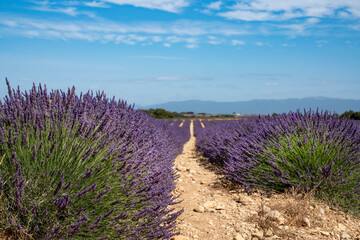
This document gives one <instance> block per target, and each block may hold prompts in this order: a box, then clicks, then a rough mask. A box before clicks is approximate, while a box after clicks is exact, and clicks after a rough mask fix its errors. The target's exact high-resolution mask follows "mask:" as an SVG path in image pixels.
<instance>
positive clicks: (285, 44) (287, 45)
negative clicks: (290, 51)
mask: <svg viewBox="0 0 360 240" xmlns="http://www.w3.org/2000/svg"><path fill="white" fill-rule="evenodd" d="M281 46H283V47H295V46H296V45H295V44H289V43H283V44H281Z"/></svg>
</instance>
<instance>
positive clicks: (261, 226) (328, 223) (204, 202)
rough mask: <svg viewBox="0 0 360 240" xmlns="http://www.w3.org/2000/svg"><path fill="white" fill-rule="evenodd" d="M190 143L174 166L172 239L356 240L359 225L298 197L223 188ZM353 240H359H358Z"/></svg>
mask: <svg viewBox="0 0 360 240" xmlns="http://www.w3.org/2000/svg"><path fill="white" fill-rule="evenodd" d="M190 129H191V138H190V140H189V141H188V142H187V143H186V144H185V146H184V151H183V153H182V154H181V155H179V156H178V157H177V158H176V160H175V168H176V170H177V171H178V173H179V175H180V178H179V179H178V180H177V189H176V190H175V193H177V194H181V199H182V200H183V202H182V203H181V204H180V206H178V207H179V208H183V209H184V213H183V214H182V215H181V216H180V217H179V219H178V224H177V228H178V230H179V231H180V232H181V235H180V236H176V237H174V238H173V239H175V240H183V239H188V240H190V239H200V240H211V239H229V240H233V239H234V240H242V239H253V240H256V239H359V238H360V230H359V229H360V228H359V226H360V221H359V220H356V219H353V218H352V217H350V216H346V215H345V214H344V213H342V212H340V211H338V210H336V209H331V208H329V207H328V206H326V205H325V204H322V203H319V202H316V203H315V202H313V201H312V200H308V199H305V200H303V199H301V198H300V197H299V196H295V195H292V196H289V195H285V194H273V195H272V196H271V197H269V196H266V197H265V196H262V195H261V194H260V193H254V194H252V195H251V196H248V195H247V194H246V193H244V192H242V190H241V188H240V187H239V186H236V188H231V187H229V186H227V185H226V184H225V183H224V180H223V179H222V178H221V175H219V174H216V169H215V168H214V167H213V166H211V165H210V164H208V163H207V161H206V159H204V158H203V157H202V156H201V155H200V154H199V153H198V152H197V151H196V147H195V141H196V139H195V137H194V135H193V122H192V123H191V126H190ZM358 237H359V238H358Z"/></svg>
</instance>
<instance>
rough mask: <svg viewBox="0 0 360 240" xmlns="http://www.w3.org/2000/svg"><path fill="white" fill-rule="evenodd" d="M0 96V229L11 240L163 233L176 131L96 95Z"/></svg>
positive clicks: (168, 218)
mask: <svg viewBox="0 0 360 240" xmlns="http://www.w3.org/2000/svg"><path fill="white" fill-rule="evenodd" d="M7 84H8V90H9V91H8V96H6V97H5V99H4V101H3V102H1V101H0V141H1V142H0V160H1V165H0V225H1V229H3V230H5V231H6V232H7V233H8V234H10V235H12V236H14V237H16V238H25V239H26V238H32V239H169V238H170V237H171V236H173V235H174V234H175V233H174V224H175V220H176V218H177V217H178V216H179V214H181V211H178V212H176V211H174V208H173V207H172V206H173V205H174V204H176V203H177V196H174V195H173V194H172V193H171V192H172V190H173V189H174V187H175V185H174V180H175V179H176V178H177V176H176V174H175V172H174V170H173V169H172V166H173V160H174V158H175V157H176V155H177V154H179V153H180V152H181V150H182V146H183V144H184V142H185V141H186V140H187V139H186V138H187V135H186V129H185V128H180V127H178V126H176V127H172V126H170V125H169V124H167V123H166V122H163V121H160V120H155V119H153V118H151V117H148V116H147V115H146V114H144V113H143V112H141V111H135V110H134V109H133V107H132V106H128V105H127V104H126V103H125V102H123V101H115V99H108V98H106V96H105V95H104V94H103V93H100V92H98V93H96V94H93V93H92V92H88V93H86V94H80V95H79V96H78V95H76V94H75V89H74V88H72V89H69V90H68V91H67V92H63V91H59V90H55V91H54V90H53V91H50V92H48V91H47V89H46V87H45V88H42V86H41V85H39V86H38V87H36V86H35V85H34V86H33V88H32V89H31V90H30V91H29V92H26V91H25V92H21V91H20V89H19V88H18V89H17V90H13V89H11V88H10V85H9V83H8V82H7Z"/></svg>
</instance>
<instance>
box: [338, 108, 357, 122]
mask: <svg viewBox="0 0 360 240" xmlns="http://www.w3.org/2000/svg"><path fill="white" fill-rule="evenodd" d="M340 117H341V118H348V119H352V120H360V112H354V111H352V110H349V111H346V112H344V113H343V114H341V115H340Z"/></svg>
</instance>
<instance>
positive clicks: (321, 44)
mask: <svg viewBox="0 0 360 240" xmlns="http://www.w3.org/2000/svg"><path fill="white" fill-rule="evenodd" d="M328 43H329V42H328V41H326V40H319V41H316V44H317V46H318V47H323V46H325V45H326V44H328Z"/></svg>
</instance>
